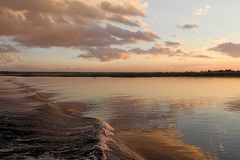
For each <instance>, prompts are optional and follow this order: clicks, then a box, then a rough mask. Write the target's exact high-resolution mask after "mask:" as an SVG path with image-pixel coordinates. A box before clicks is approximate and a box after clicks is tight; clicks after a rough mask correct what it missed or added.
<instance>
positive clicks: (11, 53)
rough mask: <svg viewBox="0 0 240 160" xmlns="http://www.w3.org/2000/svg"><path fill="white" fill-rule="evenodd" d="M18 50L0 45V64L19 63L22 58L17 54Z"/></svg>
mask: <svg viewBox="0 0 240 160" xmlns="http://www.w3.org/2000/svg"><path fill="white" fill-rule="evenodd" d="M18 52H19V50H18V49H17V48H15V47H12V46H10V45H6V44H1V45H0V64H2V63H11V62H16V61H18V62H19V61H21V60H22V58H21V56H20V55H19V54H18Z"/></svg>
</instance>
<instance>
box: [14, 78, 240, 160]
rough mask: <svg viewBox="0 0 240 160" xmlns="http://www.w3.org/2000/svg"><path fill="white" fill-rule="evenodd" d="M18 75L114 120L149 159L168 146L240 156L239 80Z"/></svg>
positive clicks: (118, 130) (225, 156) (118, 129)
mask: <svg viewBox="0 0 240 160" xmlns="http://www.w3.org/2000/svg"><path fill="white" fill-rule="evenodd" d="M17 80H18V81H22V82H24V83H27V84H29V85H31V86H33V87H36V88H38V89H40V90H41V91H44V92H52V93H57V95H56V96H55V97H54V100H57V101H61V102H79V103H85V104H87V105H89V106H90V107H89V109H88V110H85V111H84V112H82V113H81V114H82V115H83V116H86V117H94V118H98V119H101V120H104V121H106V122H108V123H109V124H111V126H113V127H114V128H115V132H116V135H117V136H119V138H120V139H121V140H122V141H123V143H125V144H126V145H127V146H128V147H129V148H130V149H132V150H133V151H135V152H136V153H138V154H139V155H141V156H142V157H145V158H146V159H158V158H157V157H158V154H162V153H160V151H159V150H161V147H164V146H167V147H168V148H169V146H171V147H176V150H179V152H181V150H183V149H184V150H185V149H190V150H191V147H194V148H198V149H199V150H200V152H201V153H204V154H207V155H210V156H212V157H215V158H216V157H217V158H218V159H223V160H227V159H228V160H237V159H240V148H239V145H240V125H239V124H240V79H237V78H133V79H128V78H17ZM163 141H166V142H164V143H163ZM178 146H181V147H178ZM184 147H185V148H184Z"/></svg>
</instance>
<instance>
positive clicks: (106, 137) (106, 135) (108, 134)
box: [97, 121, 114, 159]
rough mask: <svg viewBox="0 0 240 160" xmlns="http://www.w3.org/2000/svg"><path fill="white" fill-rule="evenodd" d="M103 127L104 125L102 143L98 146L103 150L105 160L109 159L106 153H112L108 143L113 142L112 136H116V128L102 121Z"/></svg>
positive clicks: (101, 135)
mask: <svg viewBox="0 0 240 160" xmlns="http://www.w3.org/2000/svg"><path fill="white" fill-rule="evenodd" d="M101 125H102V128H101V131H100V133H99V140H100V141H99V143H98V144H97V147H99V148H100V149H101V150H102V152H103V159H107V157H106V152H107V151H111V149H110V148H109V147H108V143H109V142H111V141H113V139H112V136H114V128H113V127H112V126H111V125H110V124H108V123H106V122H104V121H101Z"/></svg>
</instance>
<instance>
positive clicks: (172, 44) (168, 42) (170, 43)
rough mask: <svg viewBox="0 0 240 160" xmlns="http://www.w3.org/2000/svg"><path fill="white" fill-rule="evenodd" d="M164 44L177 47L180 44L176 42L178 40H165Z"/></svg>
mask: <svg viewBox="0 0 240 160" xmlns="http://www.w3.org/2000/svg"><path fill="white" fill-rule="evenodd" d="M165 45H166V46H172V47H178V46H180V45H181V44H180V43H178V42H172V41H166V42H165Z"/></svg>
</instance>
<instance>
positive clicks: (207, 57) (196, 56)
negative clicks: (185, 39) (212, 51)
mask: <svg viewBox="0 0 240 160" xmlns="http://www.w3.org/2000/svg"><path fill="white" fill-rule="evenodd" d="M192 57H194V58H203V59H212V58H213V57H210V56H207V55H202V54H200V55H195V56H192Z"/></svg>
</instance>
